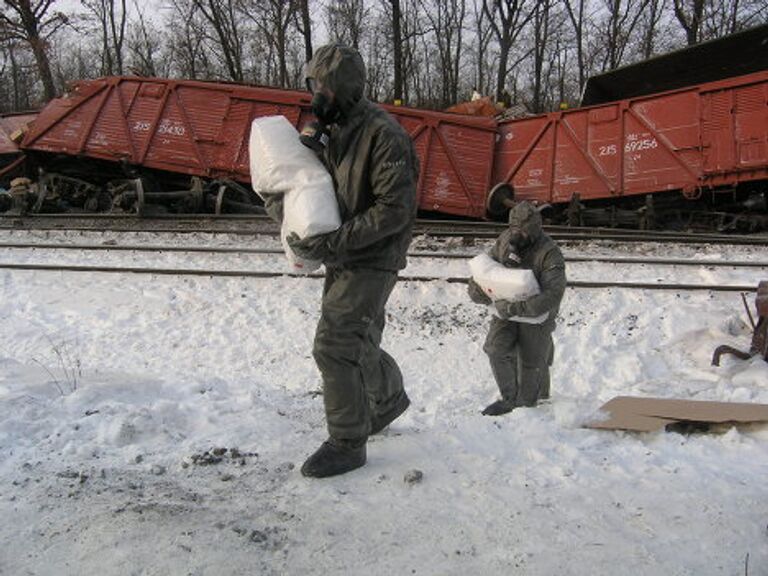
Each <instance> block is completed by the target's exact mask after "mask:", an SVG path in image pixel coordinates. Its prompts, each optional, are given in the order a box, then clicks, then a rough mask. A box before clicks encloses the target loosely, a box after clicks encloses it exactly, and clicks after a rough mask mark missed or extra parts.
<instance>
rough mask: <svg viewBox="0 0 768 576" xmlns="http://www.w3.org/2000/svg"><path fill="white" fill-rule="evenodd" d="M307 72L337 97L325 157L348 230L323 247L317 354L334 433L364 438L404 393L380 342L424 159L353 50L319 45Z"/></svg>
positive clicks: (333, 435) (330, 429) (408, 238)
mask: <svg viewBox="0 0 768 576" xmlns="http://www.w3.org/2000/svg"><path fill="white" fill-rule="evenodd" d="M306 75H307V79H308V82H315V83H317V84H318V85H321V86H323V87H324V88H326V89H328V90H330V91H331V92H332V93H333V94H334V98H335V103H336V105H337V106H338V108H339V112H340V116H339V118H338V119H337V121H336V122H335V123H334V124H333V125H332V126H331V128H330V139H329V142H328V146H327V148H326V149H325V151H324V152H323V158H322V159H323V161H324V163H325V164H326V166H327V167H328V170H329V171H330V173H331V176H332V177H333V182H334V185H335V189H336V197H337V200H338V203H339V211H340V215H341V221H342V225H341V228H340V229H339V230H338V231H336V232H333V233H331V234H328V235H326V238H327V240H326V244H325V246H323V250H322V251H321V255H322V260H323V262H324V263H325V266H326V275H325V285H324V287H323V298H322V309H321V315H320V321H319V323H318V326H317V331H316V334H315V342H314V347H313V355H314V358H315V361H316V362H317V366H318V368H319V369H320V372H321V374H322V377H323V398H324V402H325V415H326V421H327V425H328V432H329V435H330V436H331V438H333V439H337V440H347V439H350V440H359V439H364V438H366V437H367V436H368V434H369V433H370V431H371V419H372V418H373V419H375V418H376V416H377V415H382V414H386V413H387V412H389V411H391V410H392V408H393V407H394V406H395V405H396V404H397V403H398V402H399V401H402V399H403V397H404V396H405V391H404V389H403V378H402V374H401V373H400V369H399V368H398V366H397V363H396V362H395V360H394V359H393V358H392V357H391V356H390V355H389V354H387V353H386V352H385V351H384V350H382V349H381V347H380V344H381V338H382V331H383V329H384V323H385V311H384V310H385V306H386V303H387V299H388V298H389V295H390V293H391V292H392V289H393V287H394V286H395V283H396V282H397V272H398V271H399V270H401V269H403V268H404V267H405V264H406V252H407V250H408V246H409V244H410V242H411V236H412V228H413V223H414V220H415V218H416V183H417V181H418V159H417V157H416V154H415V151H414V148H413V143H412V141H411V139H410V137H409V136H408V134H407V133H406V132H405V130H403V128H402V127H401V126H400V125H399V124H398V123H397V121H396V120H394V119H393V118H392V117H391V116H390V115H389V114H387V113H386V112H385V111H384V110H382V109H381V108H379V107H378V106H376V105H374V104H372V103H371V102H369V101H368V100H367V99H366V98H365V96H364V95H363V89H364V83H365V68H364V65H363V61H362V59H361V58H360V55H359V54H358V53H357V52H356V51H354V50H352V49H349V48H347V47H345V46H342V45H338V44H332V45H328V46H323V47H321V48H319V49H318V50H317V52H316V53H315V55H314V57H313V58H312V60H311V61H310V62H309V63H308V65H307V71H306Z"/></svg>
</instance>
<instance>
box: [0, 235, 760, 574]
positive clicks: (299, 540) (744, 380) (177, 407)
mask: <svg viewBox="0 0 768 576" xmlns="http://www.w3.org/2000/svg"><path fill="white" fill-rule="evenodd" d="M30 237H35V238H38V239H40V241H52V240H55V241H61V240H64V239H68V240H69V241H72V242H85V241H90V240H92V238H90V237H88V235H84V234H78V235H69V236H68V235H67V234H65V233H51V234H45V235H40V234H37V235H34V234H29V233H20V232H3V233H2V234H0V242H9V241H19V240H22V239H29V238H30ZM98 237H99V238H101V239H102V240H104V241H109V240H110V239H109V238H108V237H105V236H98ZM116 238H117V237H116ZM169 238H170V239H169ZM119 241H120V242H124V243H130V244H132V243H142V242H143V243H147V244H159V243H163V242H172V243H176V244H183V243H186V244H193V243H194V244H196V245H200V244H214V243H226V241H223V240H221V239H211V238H206V237H196V236H194V235H179V236H174V237H168V236H162V237H161V236H141V235H136V236H135V237H132V238H126V237H125V236H120V237H119ZM229 242H230V243H232V244H238V245H243V244H245V243H246V242H247V243H249V245H251V246H253V247H274V246H275V243H274V240H272V239H268V238H259V239H251V240H244V239H243V238H236V239H235V238H233V239H231V240H230V241H229ZM427 244H428V242H427V241H426V240H425V239H423V238H422V239H417V241H416V242H415V244H414V246H413V248H414V249H416V250H424V249H426V248H427V247H428V246H427ZM441 249H443V250H445V249H454V250H456V251H463V252H467V251H470V252H471V251H478V250H480V249H481V246H477V247H474V248H467V247H461V246H454V247H452V246H451V245H450V244H449V245H444V246H441ZM618 250H619V248H618V247H614V246H612V245H610V244H604V243H603V244H597V243H596V244H593V245H588V246H583V245H581V246H578V247H576V246H575V245H574V246H567V245H564V251H565V252H566V254H584V253H588V254H594V255H608V254H616V253H618ZM621 250H623V251H622V252H621V254H622V255H632V256H669V257H685V258H702V257H708V258H712V259H721V258H725V257H729V258H736V259H739V260H750V259H751V260H761V259H765V258H766V254H765V249H764V247H761V248H755V247H752V248H750V247H741V248H739V247H690V246H681V247H677V248H669V247H665V248H664V249H663V253H662V252H661V249H660V248H658V247H655V246H652V245H636V246H631V247H629V248H622V249H621ZM22 261H24V262H39V263H42V262H52V261H56V262H65V261H69V262H72V263H75V262H77V263H81V264H94V263H97V262H99V263H104V264H108V265H127V264H130V265H145V264H147V263H148V262H152V263H153V264H156V265H158V266H159V265H166V266H174V267H179V268H194V267H201V268H207V267H211V266H216V267H218V268H221V269H238V270H245V269H253V270H269V269H280V266H284V260H283V259H282V258H281V257H279V256H272V255H247V256H242V255H227V254H219V255H215V256H208V255H201V254H191V253H170V252H169V253H157V254H152V255H148V254H146V253H135V254H132V253H112V252H110V253H88V254H77V253H68V252H63V251H46V250H39V251H35V252H34V253H30V252H29V251H18V250H10V249H0V262H22ZM568 273H569V277H570V278H571V279H582V280H587V279H593V280H595V279H597V280H603V279H625V280H629V279H634V280H644V281H657V280H658V281H663V282H685V283H691V282H696V281H698V282H702V283H716V282H718V283H719V282H731V283H733V284H746V285H756V284H757V281H758V280H759V279H761V278H762V279H766V278H768V271H766V270H765V269H746V270H741V269H740V270H733V269H727V268H726V269H722V268H706V269H702V268H698V267H682V266H680V267H653V266H644V267H637V266H628V265H624V266H616V265H613V266H612V265H609V264H598V263H594V262H591V263H590V262H588V263H574V264H572V265H571V266H570V267H569V269H568ZM404 274H405V275H409V274H412V275H426V274H441V275H445V276H452V275H462V274H466V262H465V261H462V260H437V259H429V258H419V259H416V258H414V259H412V262H411V265H410V266H409V269H408V270H406V271H405V273H404ZM0 284H1V285H2V290H1V291H0V326H1V327H2V331H0V543H1V545H0V574H2V575H3V576H6V575H8V576H16V575H26V574H35V575H43V574H49V575H56V576H58V575H69V574H72V575H83V574H94V575H124V574H130V575H134V574H135V575H169V574H170V575H177V574H178V575H229V574H243V575H246V574H248V575H252V574H280V575H282V574H353V575H357V574H365V575H387V576H389V575H401V574H417V575H418V574H422V575H423V574H428V575H457V576H458V575H466V574H486V575H497V574H498V575H507V574H529V575H549V574H553V575H555V574H556V575H569V574H573V575H584V574H590V575H592V574H606V575H608V574H610V575H613V574H632V575H654V576H655V575H662V574H663V575H684V574H690V575H696V576H699V575H709V574H723V575H741V574H748V575H749V576H757V575H761V574H763V575H765V574H768V486H766V478H768V427H766V426H760V425H753V426H749V427H740V428H738V429H736V428H725V429H721V430H715V431H712V432H710V433H706V434H693V435H681V434H678V433H673V432H659V433H653V434H634V433H624V432H607V431H597V430H590V429H585V428H583V427H582V424H584V423H585V422H587V421H589V420H590V419H592V418H593V417H595V414H596V411H597V410H598V408H599V407H600V406H601V405H602V404H603V403H604V402H606V401H607V400H609V399H611V398H613V397H614V396H617V395H636V396H660V397H670V398H691V399H700V400H717V401H737V402H756V403H768V364H766V363H765V362H763V361H762V360H760V359H757V358H755V359H753V360H751V361H740V360H737V359H735V358H734V357H732V356H724V357H723V361H722V363H721V366H720V367H713V366H710V359H711V355H712V351H713V350H714V348H715V347H716V346H717V345H719V344H722V343H729V344H732V345H735V346H737V347H738V348H741V349H746V348H748V347H749V340H750V337H751V329H750V328H749V327H748V326H747V324H746V315H745V312H744V310H743V305H742V302H741V297H740V296H739V294H738V293H732V292H708V291H698V292H680V293H677V292H674V291H642V290H628V289H568V291H567V293H566V297H565V300H564V302H563V307H562V310H561V317H560V319H559V324H558V329H557V331H556V333H555V340H556V359H555V365H554V366H553V384H552V386H553V399H552V402H551V403H549V404H547V405H544V406H541V407H538V408H535V409H519V410H516V411H514V412H513V413H511V414H509V415H506V416H504V417H500V418H489V417H484V416H481V415H480V412H479V411H480V409H481V408H482V407H483V406H485V405H486V404H487V403H488V402H490V401H491V400H493V399H494V397H495V394H496V389H495V384H494V382H493V378H492V376H491V372H490V368H489V366H488V362H487V359H486V357H485V355H484V353H483V351H482V343H483V339H484V336H485V332H486V329H487V324H488V321H489V317H488V313H487V312H486V311H485V310H484V309H483V308H482V307H479V306H477V305H474V304H472V303H471V302H470V301H469V300H468V298H467V297H466V294H465V287H464V286H463V285H461V284H451V283H448V282H444V281H434V282H429V283H425V282H408V281H405V282H401V283H399V284H398V286H397V287H396V288H395V291H394V293H393V295H392V298H391V299H390V303H389V307H388V327H387V330H386V332H385V337H384V347H385V348H386V349H387V350H388V351H390V352H391V353H392V354H393V355H394V356H395V357H396V358H397V359H398V361H399V363H400V365H401V367H402V369H403V372H404V375H405V378H406V386H407V390H408V393H409V395H410V397H411V399H412V406H411V408H410V410H409V411H408V412H406V413H405V414H404V415H403V417H402V418H400V419H399V420H397V421H396V423H395V424H393V425H392V426H391V427H390V429H389V430H388V431H387V432H386V433H385V434H383V435H380V436H376V437H373V438H371V441H370V443H369V449H368V455H369V461H368V464H367V465H366V466H365V467H363V468H361V469H360V470H357V471H354V472H352V473H349V474H347V475H344V476H340V477H336V478H330V479H326V480H310V479H306V478H303V477H302V476H301V474H300V473H299V471H298V468H299V466H300V465H301V463H302V462H303V460H304V458H305V457H306V456H307V455H309V454H310V453H311V452H312V451H314V449H315V448H317V446H318V445H319V444H320V443H321V442H322V441H323V440H324V439H325V436H326V434H325V427H324V418H323V410H322V398H321V396H320V395H319V391H320V382H319V377H318V373H317V371H316V368H315V365H314V362H313V360H312V357H311V353H310V350H311V342H312V337H313V334H314V327H315V323H316V321H317V315H318V307H319V299H320V290H321V285H322V281H321V280H319V279H309V278H289V277H278V278H273V279H238V278H221V277H213V278H208V277H175V276H153V275H129V274H92V273H88V274H83V273H61V272H41V271H11V270H2V269H0ZM753 300H754V298H753V297H750V305H752V302H753ZM416 470H418V471H420V472H422V473H423V478H422V479H421V481H420V482H413V481H411V482H409V481H406V477H408V478H410V477H412V476H413V474H412V473H413V471H416Z"/></svg>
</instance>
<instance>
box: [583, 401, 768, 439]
mask: <svg viewBox="0 0 768 576" xmlns="http://www.w3.org/2000/svg"><path fill="white" fill-rule="evenodd" d="M600 410H601V411H602V412H605V413H606V414H608V416H609V417H608V418H607V419H605V420H595V421H593V422H590V423H588V424H586V425H585V427H586V428H597V429H603V430H632V431H636V432H653V431H655V430H660V429H662V428H665V427H666V426H668V425H670V424H677V423H697V424H698V423H701V424H726V423H734V424H749V423H754V422H768V404H749V403H742V402H708V401H703V400H678V399H674V398H637V397H632V396H617V397H616V398H613V399H612V400H609V401H608V402H606V403H605V404H603V406H602V407H601V408H600Z"/></svg>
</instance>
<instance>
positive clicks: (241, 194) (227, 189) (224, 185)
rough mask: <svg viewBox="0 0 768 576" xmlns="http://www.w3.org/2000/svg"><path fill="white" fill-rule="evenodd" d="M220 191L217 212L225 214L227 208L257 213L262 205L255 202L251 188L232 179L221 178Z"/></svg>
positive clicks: (217, 199)
mask: <svg viewBox="0 0 768 576" xmlns="http://www.w3.org/2000/svg"><path fill="white" fill-rule="evenodd" d="M217 183H218V184H219V191H218V193H217V194H216V214H223V213H224V211H225V209H227V208H229V209H230V211H232V210H234V211H235V212H241V213H256V212H259V211H260V207H259V206H258V205H256V204H254V202H253V196H252V194H251V193H250V192H249V190H248V189H247V188H246V187H245V186H242V185H241V184H238V183H237V182H234V181H232V180H220V181H218V182H217Z"/></svg>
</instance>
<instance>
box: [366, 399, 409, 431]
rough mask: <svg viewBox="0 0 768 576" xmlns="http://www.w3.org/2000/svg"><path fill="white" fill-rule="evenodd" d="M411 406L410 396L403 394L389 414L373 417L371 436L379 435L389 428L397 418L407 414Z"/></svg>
mask: <svg viewBox="0 0 768 576" xmlns="http://www.w3.org/2000/svg"><path fill="white" fill-rule="evenodd" d="M410 405H411V400H410V399H409V398H408V395H407V394H406V393H405V392H403V395H402V396H400V398H398V400H397V402H396V403H395V405H394V406H393V407H392V408H391V409H390V410H389V412H385V413H384V414H379V415H378V416H376V415H374V416H372V417H371V434H378V433H379V432H381V431H382V430H384V428H386V427H387V426H389V425H390V424H391V423H392V422H394V421H395V419H396V418H398V417H399V416H400V415H401V414H402V413H403V412H405V411H406V410H407V409H408V406H410Z"/></svg>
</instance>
